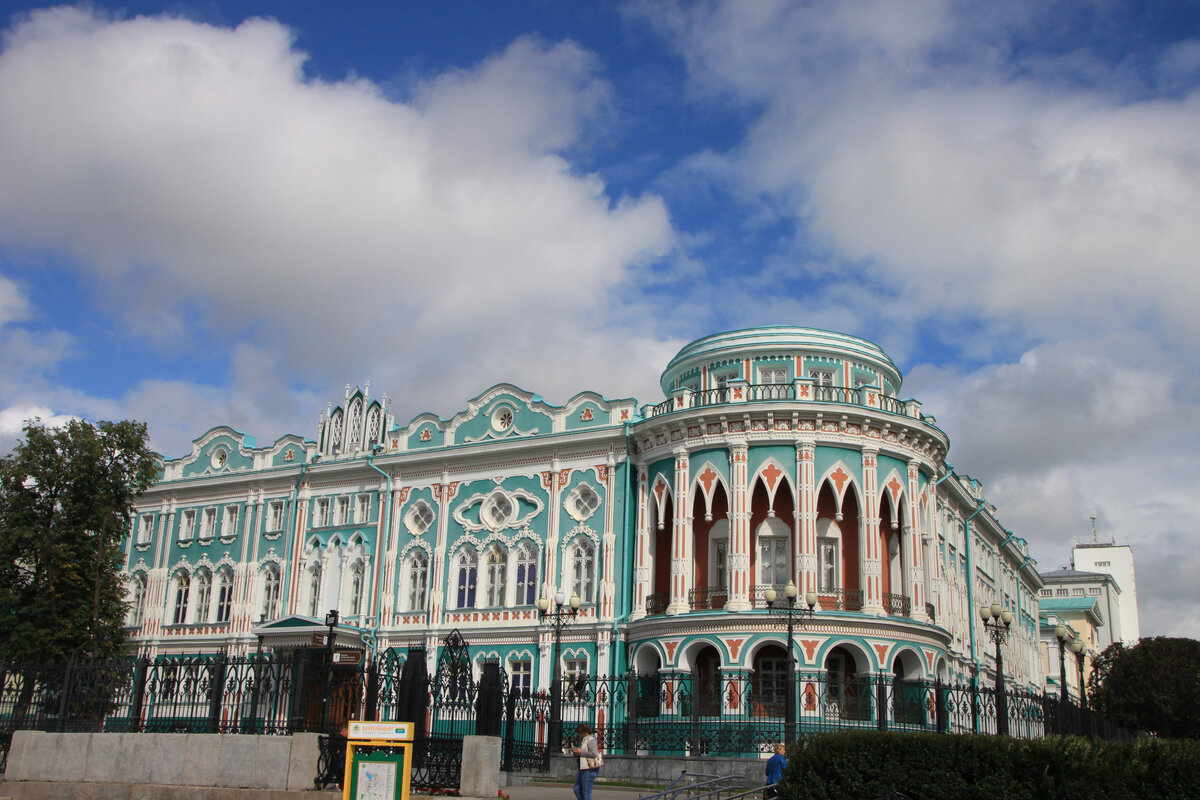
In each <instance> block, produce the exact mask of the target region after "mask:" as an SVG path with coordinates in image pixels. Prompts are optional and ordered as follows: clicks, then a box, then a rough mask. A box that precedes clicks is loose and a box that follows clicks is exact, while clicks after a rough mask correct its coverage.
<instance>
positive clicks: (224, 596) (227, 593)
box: [216, 567, 233, 622]
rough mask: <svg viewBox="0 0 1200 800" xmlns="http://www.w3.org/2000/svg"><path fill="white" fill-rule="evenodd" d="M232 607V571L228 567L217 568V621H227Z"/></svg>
mask: <svg viewBox="0 0 1200 800" xmlns="http://www.w3.org/2000/svg"><path fill="white" fill-rule="evenodd" d="M232 607H233V573H232V572H230V570H229V568H228V567H223V568H221V569H220V570H217V620H216V621H217V622H229V617H230V610H231V609H232Z"/></svg>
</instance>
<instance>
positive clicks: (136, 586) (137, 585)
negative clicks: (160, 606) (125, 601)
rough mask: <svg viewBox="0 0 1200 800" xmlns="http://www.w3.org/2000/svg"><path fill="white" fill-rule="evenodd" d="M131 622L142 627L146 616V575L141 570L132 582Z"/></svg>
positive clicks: (134, 625)
mask: <svg viewBox="0 0 1200 800" xmlns="http://www.w3.org/2000/svg"><path fill="white" fill-rule="evenodd" d="M129 594H130V604H129V624H130V625H132V626H133V627H135V628H137V627H140V626H141V624H142V620H143V619H145V617H146V576H145V575H143V574H141V573H140V572H139V573H138V574H137V575H134V576H133V580H132V581H131V583H130V589H129Z"/></svg>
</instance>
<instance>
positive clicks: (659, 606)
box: [646, 592, 671, 617]
mask: <svg viewBox="0 0 1200 800" xmlns="http://www.w3.org/2000/svg"><path fill="white" fill-rule="evenodd" d="M670 602H671V593H670V592H656V593H655V594H652V595H649V596H648V597H646V616H648V617H653V616H655V615H657V614H665V613H667V606H668V605H669V604H670Z"/></svg>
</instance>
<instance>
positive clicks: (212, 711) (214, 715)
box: [206, 653, 225, 733]
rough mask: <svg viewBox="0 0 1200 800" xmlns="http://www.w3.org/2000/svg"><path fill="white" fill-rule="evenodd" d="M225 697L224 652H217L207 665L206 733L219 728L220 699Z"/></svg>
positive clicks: (216, 731)
mask: <svg viewBox="0 0 1200 800" xmlns="http://www.w3.org/2000/svg"><path fill="white" fill-rule="evenodd" d="M224 697H225V654H224V653H217V657H216V659H214V661H213V663H212V664H211V665H209V667H208V726H207V729H206V730H207V731H208V733H219V732H220V730H221V700H222V699H224Z"/></svg>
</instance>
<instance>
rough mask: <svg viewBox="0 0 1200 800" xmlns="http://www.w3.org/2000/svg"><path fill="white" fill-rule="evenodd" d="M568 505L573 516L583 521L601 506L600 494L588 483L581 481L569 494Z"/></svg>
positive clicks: (568, 509)
mask: <svg viewBox="0 0 1200 800" xmlns="http://www.w3.org/2000/svg"><path fill="white" fill-rule="evenodd" d="M566 506H567V513H568V514H570V515H571V517H572V518H574V519H576V520H578V521H579V522H583V521H584V520H585V519H587V518H589V517H590V516H592V514H595V513H596V509H598V508H599V507H600V495H599V494H598V493H597V492H596V490H595V489H593V488H592V487H591V486H589V485H588V484H586V483H581V484H579V485H578V486H576V487H575V488H574V489H573V490H571V494H569V495H568V496H567V500H566Z"/></svg>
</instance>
